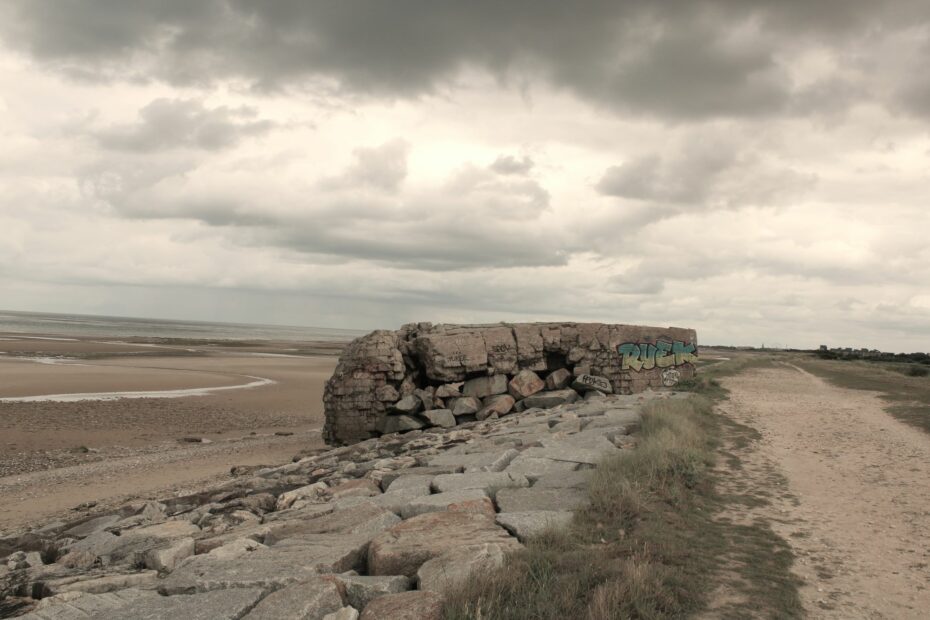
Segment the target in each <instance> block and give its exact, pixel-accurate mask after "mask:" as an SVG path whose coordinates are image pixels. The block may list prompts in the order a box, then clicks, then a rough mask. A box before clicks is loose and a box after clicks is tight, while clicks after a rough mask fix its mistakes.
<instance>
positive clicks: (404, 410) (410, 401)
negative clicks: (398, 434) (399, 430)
mask: <svg viewBox="0 0 930 620" xmlns="http://www.w3.org/2000/svg"><path fill="white" fill-rule="evenodd" d="M422 410H423V401H422V400H420V398H418V397H417V396H416V393H413V394H410V395H409V396H404V397H403V398H401V399H400V400H399V401H397V402H396V403H394V404H393V405H392V406H391V411H394V412H397V413H400V414H404V415H415V414H417V413H419V412H420V411H422Z"/></svg>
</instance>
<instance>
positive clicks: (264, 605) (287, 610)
mask: <svg viewBox="0 0 930 620" xmlns="http://www.w3.org/2000/svg"><path fill="white" fill-rule="evenodd" d="M342 605H343V603H342V596H341V595H340V594H339V587H338V586H337V585H336V583H335V582H334V581H333V580H332V579H326V578H323V577H317V578H315V579H310V580H308V581H302V582H300V583H295V584H293V585H289V586H287V587H285V588H282V589H280V590H278V591H276V592H272V593H271V594H269V595H268V596H266V597H265V598H263V599H262V600H261V602H260V603H259V604H258V605H256V606H255V608H254V609H252V610H251V611H250V612H249V613H248V614H246V615H245V616H244V620H281V619H282V618H300V619H301V620H322V619H323V617H324V616H326V614H330V613H334V612H336V611H338V610H340V609H342Z"/></svg>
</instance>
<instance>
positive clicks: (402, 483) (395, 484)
mask: <svg viewBox="0 0 930 620" xmlns="http://www.w3.org/2000/svg"><path fill="white" fill-rule="evenodd" d="M435 477H436V476H430V475H414V476H399V477H397V478H395V479H394V480H392V481H391V484H390V485H389V486H388V488H387V491H385V492H386V493H397V492H398V491H406V490H410V489H416V490H418V491H421V495H429V494H430V493H432V487H431V485H432V482H433V478H435Z"/></svg>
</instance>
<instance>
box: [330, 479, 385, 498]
mask: <svg viewBox="0 0 930 620" xmlns="http://www.w3.org/2000/svg"><path fill="white" fill-rule="evenodd" d="M326 495H327V497H329V499H331V500H335V499H340V498H342V497H372V496H373V495H381V488H380V487H379V486H378V485H377V484H376V483H375V482H374V481H373V480H369V479H367V478H363V479H360V480H347V481H346V482H341V483H339V484H337V485H336V486H334V487H330V488H329V489H328V490H327V491H326Z"/></svg>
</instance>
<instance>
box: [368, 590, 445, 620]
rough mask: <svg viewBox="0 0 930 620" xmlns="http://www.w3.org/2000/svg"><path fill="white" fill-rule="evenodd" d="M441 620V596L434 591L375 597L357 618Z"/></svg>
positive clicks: (371, 619) (372, 619)
mask: <svg viewBox="0 0 930 620" xmlns="http://www.w3.org/2000/svg"><path fill="white" fill-rule="evenodd" d="M388 618H390V619H391V620H442V597H440V596H439V595H438V594H436V593H435V592H419V591H413V592H401V593H399V594H386V595H385V596H382V597H379V598H376V599H375V600H373V601H372V602H371V603H369V604H368V607H366V608H365V610H364V611H362V615H361V616H359V620H387V619H388Z"/></svg>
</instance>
